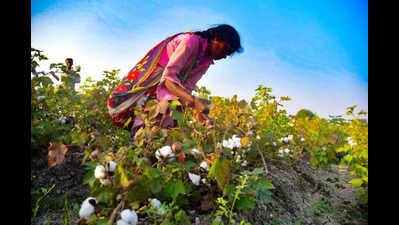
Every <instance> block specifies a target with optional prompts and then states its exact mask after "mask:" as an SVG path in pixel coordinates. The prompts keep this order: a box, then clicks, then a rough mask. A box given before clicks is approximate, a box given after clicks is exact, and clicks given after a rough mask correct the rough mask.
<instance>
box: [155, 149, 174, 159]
mask: <svg viewBox="0 0 399 225" xmlns="http://www.w3.org/2000/svg"><path fill="white" fill-rule="evenodd" d="M172 154H173V151H172V148H171V147H170V146H164V147H162V148H160V149H158V150H157V151H156V152H155V157H156V158H157V159H158V160H161V159H165V158H169V156H170V155H172ZM173 155H174V154H173ZM171 157H172V156H171Z"/></svg>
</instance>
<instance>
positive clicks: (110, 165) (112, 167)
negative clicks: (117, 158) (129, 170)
mask: <svg viewBox="0 0 399 225" xmlns="http://www.w3.org/2000/svg"><path fill="white" fill-rule="evenodd" d="M107 166H108V171H110V172H114V171H115V169H116V162H114V161H109V162H108V163H107Z"/></svg>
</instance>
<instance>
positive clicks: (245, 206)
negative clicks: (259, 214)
mask: <svg viewBox="0 0 399 225" xmlns="http://www.w3.org/2000/svg"><path fill="white" fill-rule="evenodd" d="M254 207H255V198H254V197H253V196H247V197H241V198H239V199H238V200H237V202H236V208H237V209H238V210H241V211H242V212H244V213H245V214H248V211H249V210H250V209H252V208H254Z"/></svg>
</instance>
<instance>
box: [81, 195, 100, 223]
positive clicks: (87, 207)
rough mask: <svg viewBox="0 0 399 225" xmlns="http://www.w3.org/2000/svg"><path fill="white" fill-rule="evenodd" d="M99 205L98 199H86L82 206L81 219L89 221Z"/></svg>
mask: <svg viewBox="0 0 399 225" xmlns="http://www.w3.org/2000/svg"><path fill="white" fill-rule="evenodd" d="M97 204H98V201H97V199H95V198H93V197H88V198H86V199H85V200H84V201H83V203H82V205H81V206H80V210H79V217H80V218H81V219H86V220H88V219H89V218H90V216H91V215H92V214H93V213H94V211H95V207H96V205H97Z"/></svg>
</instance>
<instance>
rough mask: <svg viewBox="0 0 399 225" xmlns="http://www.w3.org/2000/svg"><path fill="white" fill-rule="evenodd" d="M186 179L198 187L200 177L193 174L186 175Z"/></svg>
mask: <svg viewBox="0 0 399 225" xmlns="http://www.w3.org/2000/svg"><path fill="white" fill-rule="evenodd" d="M188 178H190V180H191V182H193V184H194V185H197V186H198V185H199V182H200V180H201V176H199V175H196V174H193V173H188Z"/></svg>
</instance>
